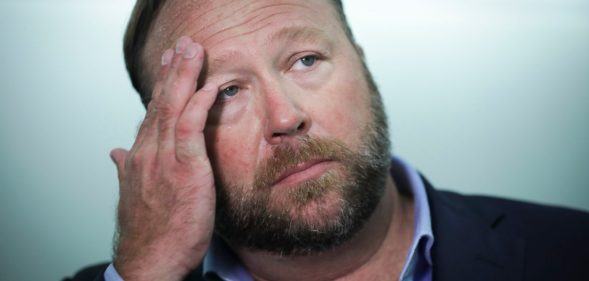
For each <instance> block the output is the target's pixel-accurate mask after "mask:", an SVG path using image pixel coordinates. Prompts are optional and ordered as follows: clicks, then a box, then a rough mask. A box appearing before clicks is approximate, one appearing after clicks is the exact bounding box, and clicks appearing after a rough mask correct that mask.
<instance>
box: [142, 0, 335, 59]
mask: <svg viewBox="0 0 589 281" xmlns="http://www.w3.org/2000/svg"><path fill="white" fill-rule="evenodd" d="M295 25H296V26H304V27H309V28H311V29H312V30H316V31H323V32H324V33H333V32H335V31H334V29H337V28H338V27H339V20H338V16H337V11H336V10H335V8H334V7H333V5H332V3H331V1H330V0H169V1H167V2H166V4H165V5H164V7H162V10H161V11H160V14H159V16H158V18H157V19H156V21H155V22H154V26H153V28H152V31H151V34H150V35H149V37H148V40H147V43H146V46H145V52H144V61H145V62H146V63H147V65H148V67H149V66H152V67H156V66H157V63H158V62H159V55H160V54H161V53H162V52H163V51H164V50H165V49H167V48H170V47H172V46H173V44H174V42H175V40H176V38H178V37H180V36H182V35H188V36H190V37H192V38H193V39H194V40H195V41H197V42H199V43H201V44H203V45H204V47H205V49H209V48H213V47H215V46H217V45H219V44H222V43H223V42H225V41H228V40H231V39H240V38H250V39H251V37H252V36H257V37H260V38H255V40H268V39H270V38H268V37H270V36H278V38H280V37H281V36H287V37H288V36H289V35H292V34H289V33H288V32H287V33H286V34H284V32H283V34H278V35H272V34H271V33H272V31H276V30H278V29H280V28H281V27H288V26H295ZM303 35H304V34H303ZM307 35H311V34H307ZM234 41H235V40H234ZM236 42H237V41H236ZM150 64H153V65H150Z"/></svg>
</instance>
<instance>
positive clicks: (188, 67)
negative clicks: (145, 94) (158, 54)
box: [156, 37, 204, 152]
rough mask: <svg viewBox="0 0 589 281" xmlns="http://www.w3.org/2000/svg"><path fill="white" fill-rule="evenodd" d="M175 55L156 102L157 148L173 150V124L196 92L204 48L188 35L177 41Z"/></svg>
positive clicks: (174, 125)
mask: <svg viewBox="0 0 589 281" xmlns="http://www.w3.org/2000/svg"><path fill="white" fill-rule="evenodd" d="M174 56H175V57H174V59H173V60H172V64H171V68H170V73H169V75H168V77H167V81H166V83H165V84H164V88H163V90H162V92H161V96H160V97H159V99H158V102H157V104H156V109H157V115H158V139H159V141H158V142H159V148H158V149H159V150H160V151H162V152H169V151H173V150H174V143H175V141H174V138H175V132H174V131H175V128H176V123H177V121H178V117H179V116H180V114H181V113H182V111H183V110H184V107H185V106H186V103H187V102H188V100H189V99H190V97H191V96H192V95H194V92H195V91H196V87H197V84H196V83H197V82H196V81H197V79H198V76H199V74H200V71H201V69H202V65H203V59H204V50H203V48H202V46H201V45H199V44H197V43H194V42H192V40H191V39H190V38H189V37H182V38H180V39H179V40H178V43H177V46H176V54H175V55H174Z"/></svg>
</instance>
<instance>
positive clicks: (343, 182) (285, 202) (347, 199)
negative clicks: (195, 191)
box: [215, 68, 390, 256]
mask: <svg viewBox="0 0 589 281" xmlns="http://www.w3.org/2000/svg"><path fill="white" fill-rule="evenodd" d="M364 71H365V74H366V77H367V81H368V86H369V88H370V91H371V93H370V94H371V97H370V103H371V109H372V110H371V113H372V114H371V115H372V116H371V117H372V118H371V119H370V121H369V123H368V124H367V126H366V129H365V131H364V133H363V134H362V135H361V142H360V145H359V148H358V149H357V150H356V151H354V150H352V149H351V148H349V147H347V146H346V145H345V144H343V143H341V142H340V141H338V140H334V139H327V138H313V137H310V136H301V137H299V138H298V141H295V142H292V143H285V144H281V145H278V146H276V147H274V148H273V150H272V153H271V157H269V158H268V159H267V160H265V161H264V162H263V163H261V165H259V167H258V168H257V169H256V174H255V179H254V183H253V184H252V185H251V186H240V185H235V184H230V183H226V182H224V181H223V179H220V178H217V179H216V181H215V182H216V183H217V186H216V190H217V210H216V223H215V232H216V234H217V235H219V236H221V237H222V238H223V239H224V240H225V241H226V242H227V243H228V244H229V245H231V246H232V247H237V248H244V249H248V250H254V251H266V252H270V253H275V254H278V255H282V256H303V255H311V254H316V253H320V252H322V251H326V250H329V249H332V248H334V247H336V246H338V245H341V244H342V243H344V242H346V241H348V240H350V239H351V238H353V237H354V235H355V234H356V233H358V231H359V230H360V229H361V228H362V227H363V225H364V224H365V222H366V221H367V220H368V219H369V218H370V216H371V215H372V213H373V212H374V210H375V209H376V207H377V205H378V203H379V202H380V200H381V197H382V195H383V193H384V190H385V186H386V179H387V177H388V176H389V167H390V158H389V157H390V155H389V153H390V142H389V138H388V128H387V123H386V115H385V113H384V109H383V105H382V101H381V98H380V94H379V93H378V91H377V89H376V86H375V84H374V82H373V81H372V78H371V77H370V75H369V73H368V72H367V69H366V68H365V69H364ZM316 160H329V161H334V163H337V165H336V166H335V168H332V169H329V170H327V171H326V172H325V173H323V174H322V175H321V176H320V177H318V178H315V179H312V180H308V181H305V182H303V183H300V184H299V185H298V186H295V187H288V188H285V189H282V188H276V189H274V188H273V187H272V184H273V183H274V182H275V181H276V180H277V178H278V177H279V176H280V175H281V174H282V173H283V172H284V171H286V170H287V169H289V168H292V167H294V166H296V165H297V164H299V163H303V162H308V161H316Z"/></svg>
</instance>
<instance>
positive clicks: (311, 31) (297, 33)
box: [208, 26, 327, 73]
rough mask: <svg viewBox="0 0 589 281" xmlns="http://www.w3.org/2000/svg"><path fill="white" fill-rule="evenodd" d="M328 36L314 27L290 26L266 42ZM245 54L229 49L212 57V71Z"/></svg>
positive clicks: (301, 40)
mask: <svg viewBox="0 0 589 281" xmlns="http://www.w3.org/2000/svg"><path fill="white" fill-rule="evenodd" d="M325 38H327V36H326V33H325V32H324V31H323V30H320V29H318V28H312V27H301V26H289V27H284V28H281V29H280V30H278V31H276V32H274V33H272V34H270V35H268V37H267V39H266V42H268V43H271V42H281V41H282V42H300V43H317V42H320V41H321V40H325ZM242 56H243V53H241V52H239V51H235V50H232V51H227V52H225V53H222V54H221V55H220V56H218V57H215V58H211V60H210V63H209V67H208V69H209V71H212V72H210V73H213V72H216V70H218V69H220V68H222V66H223V65H225V64H227V63H228V62H230V61H233V60H236V59H238V58H240V57H242Z"/></svg>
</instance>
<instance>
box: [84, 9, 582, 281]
mask: <svg viewBox="0 0 589 281" xmlns="http://www.w3.org/2000/svg"><path fill="white" fill-rule="evenodd" d="M124 50H125V59H126V63H127V68H128V71H129V73H130V76H131V80H132V82H133V85H134V87H135V88H136V89H137V91H138V92H139V93H140V95H141V98H142V101H143V103H144V105H145V106H146V107H147V114H146V116H145V120H144V121H143V123H142V126H141V128H140V130H139V133H138V135H137V138H136V141H135V143H134V145H133V147H132V148H131V150H130V151H127V150H124V149H115V150H113V151H112V152H111V157H112V159H113V161H114V162H115V164H116V166H117V169H118V175H119V182H120V202H119V208H118V235H117V238H116V240H115V245H116V247H115V255H114V259H113V262H112V263H110V264H108V265H100V266H97V267H92V268H89V269H86V270H84V271H82V272H80V273H79V274H78V275H77V276H76V277H74V279H73V280H92V279H94V278H95V277H96V278H97V280H104V279H106V280H126V281H131V280H581V279H584V280H586V278H589V275H588V274H589V271H588V270H587V269H586V267H585V266H584V264H585V263H586V262H588V261H589V254H588V253H589V251H588V250H589V247H588V246H587V243H586V242H585V239H586V237H589V216H588V215H587V214H584V213H581V212H577V211H572V210H564V209H558V208H548V207H541V206H537V205H532V204H526V203H519V202H513V201H507V200H501V199H493V198H485V197H466V196H461V195H457V194H453V193H449V192H440V191H436V190H434V189H433V188H432V187H431V185H430V184H429V183H428V182H427V181H426V180H425V179H424V178H422V177H421V176H420V175H419V174H418V173H417V172H416V171H415V170H414V169H413V168H412V167H411V166H409V165H408V164H406V163H405V162H403V161H402V160H400V159H398V158H396V157H391V156H390V143H389V140H388V131H387V125H386V116H385V114H384V110H383V106H382V102H381V99H380V94H379V93H378V90H377V87H376V86H375V83H374V82H373V80H372V78H371V75H370V73H369V71H368V69H367V68H366V65H365V62H364V58H363V54H362V50H361V48H360V47H359V46H358V45H357V44H356V42H355V40H354V37H353V35H352V32H351V30H350V28H349V26H348V24H347V22H346V18H345V15H344V11H343V8H342V3H341V2H340V1H337V0H242V1H234V0H232V1H229V0H216V1H207V0H192V1H188V0H167V1H155V0H139V1H138V2H137V4H136V6H135V9H134V11H133V15H132V17H131V21H130V23H129V26H128V30H127V33H126V36H125V45H124Z"/></svg>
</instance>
